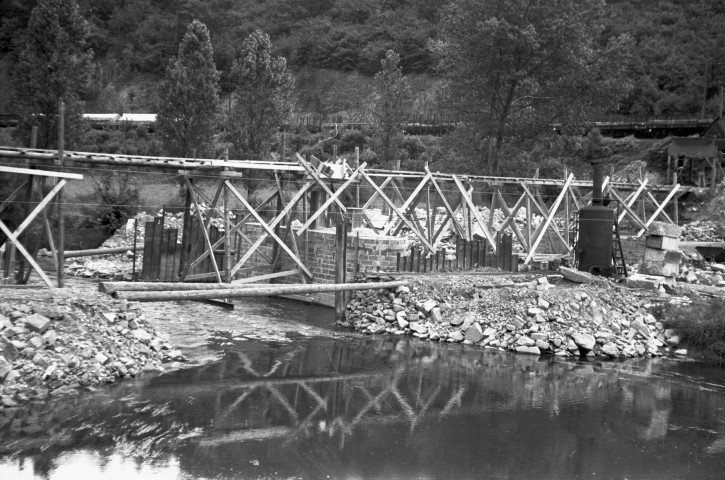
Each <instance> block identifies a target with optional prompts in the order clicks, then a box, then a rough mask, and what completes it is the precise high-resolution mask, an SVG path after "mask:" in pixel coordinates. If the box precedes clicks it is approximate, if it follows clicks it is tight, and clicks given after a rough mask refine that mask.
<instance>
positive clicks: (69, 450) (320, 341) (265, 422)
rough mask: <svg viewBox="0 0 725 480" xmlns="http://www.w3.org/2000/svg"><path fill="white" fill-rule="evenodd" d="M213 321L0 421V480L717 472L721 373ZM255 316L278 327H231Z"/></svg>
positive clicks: (722, 441)
mask: <svg viewBox="0 0 725 480" xmlns="http://www.w3.org/2000/svg"><path fill="white" fill-rule="evenodd" d="M169 305H171V304H169ZM194 305H196V304H194ZM168 308H169V309H173V308H174V307H173V306H170V307H168ZM185 308H186V307H185ZM188 308H189V309H191V310H187V311H185V313H184V315H186V316H187V317H196V316H197V315H198V313H197V310H195V309H199V310H198V311H205V312H206V315H209V314H211V313H213V312H214V310H213V309H210V308H209V307H205V308H206V310H203V309H202V308H201V307H196V306H190V307H188ZM167 313H168V312H167ZM184 315H181V316H180V317H184ZM218 315H219V316H220V317H223V318H222V322H221V323H222V324H224V325H225V328H223V329H219V330H215V331H212V330H213V329H212V328H211V325H213V324H214V323H215V322H214V321H213V320H214V319H213V318H206V317H204V318H202V319H199V321H200V322H201V323H200V324H196V327H195V328H198V329H199V330H198V331H196V330H193V329H192V330H187V331H186V332H185V333H180V336H181V337H184V336H185V338H187V341H188V342H192V341H193V339H194V338H195V339H196V341H197V342H198V345H197V346H196V347H195V348H196V349H197V350H200V351H201V350H204V351H206V352H207V353H209V354H210V355H214V360H213V361H211V362H208V363H204V364H203V365H202V366H195V367H194V366H192V367H191V368H188V369H184V370H179V371H175V372H172V373H167V374H163V375H159V376H156V377H153V378H148V377H147V378H145V379H139V380H136V381H131V382H124V383H122V384H120V385H117V386H114V387H111V388H102V389H99V391H97V392H95V393H89V394H84V395H82V396H80V397H78V398H72V399H68V400H60V401H59V400H56V401H54V402H52V403H50V404H44V405H35V406H34V407H33V412H32V415H31V417H30V420H31V421H30V423H29V426H28V427H27V428H24V429H22V430H20V431H18V430H17V429H9V428H6V429H4V430H0V479H3V480H5V479H8V480H10V479H12V480H15V479H36V478H43V479H73V480H81V479H87V478H88V479H122V480H130V479H136V478H144V479H145V478H154V479H156V478H158V479H235V478H244V479H247V478H249V479H277V478H282V479H289V478H302V479H327V478H330V479H419V478H421V479H469V478H470V479H474V478H475V479H479V478H496V479H498V478H501V479H504V478H511V479H568V478H594V479H597V478H604V479H630V480H631V479H642V478H646V479H670V478H671V479H708V478H712V479H716V478H717V479H722V478H725V369H722V368H713V367H705V366H702V365H699V364H696V363H693V362H675V361H670V360H642V361H627V362H582V361H562V360H554V359H552V358H544V357H542V358H536V357H533V356H526V355H514V354H508V353H504V352H497V351H490V350H485V351H484V350H481V349H478V348H475V349H474V348H470V347H465V346H462V345H451V344H432V343H428V342H421V341H417V340H415V339H409V338H393V337H389V336H383V337H358V336H355V335H350V334H344V333H342V332H340V331H337V333H336V334H335V338H324V337H322V338H321V337H309V336H300V335H299V332H300V331H301V330H305V329H308V328H309V329H313V330H312V331H313V332H314V331H317V330H315V329H323V328H328V329H329V330H334V329H333V327H330V326H329V325H330V324H331V322H332V318H331V313H330V312H329V311H328V310H322V309H317V308H312V307H305V306H300V304H295V303H289V304H287V303H284V302H282V303H280V302H278V301H260V302H256V303H249V302H247V303H246V304H245V306H244V307H243V308H239V309H238V310H237V311H235V312H234V313H228V312H224V313H218ZM265 317H269V318H268V320H269V321H270V322H272V323H273V324H284V323H286V324H287V325H289V322H294V325H296V326H295V327H294V328H293V330H294V332H290V333H288V334H287V335H286V339H282V338H280V339H274V338H273V339H263V340H260V339H255V338H254V336H253V335H251V334H249V335H247V336H245V330H244V328H242V327H235V325H237V326H238V325H240V323H239V322H240V319H245V318H246V319H252V323H254V322H257V323H256V324H257V326H259V325H260V324H261V323H263V320H264V319H265ZM175 321H180V322H182V323H183V318H182V319H181V320H178V317H175ZM207 321H208V322H209V323H208V325H207V324H206V323H204V322H207ZM235 322H236V323H235ZM260 322H261V323H260ZM204 325H207V327H208V329H207V330H204V328H205V327H204ZM246 333H249V332H246ZM202 345H203V346H202ZM199 355H200V356H203V355H202V354H201V353H200V354H199Z"/></svg>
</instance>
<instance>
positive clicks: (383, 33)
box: [0, 0, 725, 115]
mask: <svg viewBox="0 0 725 480" xmlns="http://www.w3.org/2000/svg"><path fill="white" fill-rule="evenodd" d="M36 3H37V0H36V1H34V0H25V1H19V0H3V1H1V2H0V52H2V51H13V50H14V51H15V52H17V51H19V50H20V47H21V46H22V45H23V40H22V38H23V30H24V28H25V27H26V25H27V21H28V18H29V17H30V11H31V10H32V8H33V7H34V6H35V4H36ZM448 3H450V2H446V1H440V0H396V1H389V0H265V1H258V0H205V1H201V0H118V1H114V2H109V1H106V0H79V4H80V6H81V15H82V16H83V17H85V18H86V20H87V21H88V22H89V24H90V26H91V28H90V35H89V45H90V46H91V47H92V48H93V50H94V52H95V54H96V58H97V59H98V70H97V74H96V78H95V85H94V88H93V89H92V91H90V92H89V93H90V95H100V94H103V95H105V96H114V95H117V96H120V97H121V98H120V100H118V99H113V101H111V100H108V99H106V100H105V101H104V104H106V105H109V106H110V105H118V106H119V107H121V108H122V107H123V106H124V105H128V104H129V101H130V99H129V98H127V97H128V95H129V94H128V90H133V95H135V96H136V97H139V96H143V95H146V94H147V92H146V86H147V85H149V82H152V83H153V82H155V81H157V80H158V79H159V78H160V77H161V76H162V75H163V74H164V68H165V66H166V65H167V63H168V60H169V59H170V58H171V57H173V56H174V55H175V54H176V51H177V48H178V45H179V41H180V40H181V38H182V36H183V35H184V32H185V27H186V25H188V23H189V22H191V21H192V20H193V19H199V20H201V21H202V22H203V23H204V24H205V25H207V27H208V28H209V32H210V34H211V40H212V45H213V48H214V60H215V63H216V66H217V68H218V69H219V70H220V72H221V88H222V91H224V92H228V91H229V90H231V88H232V83H231V77H230V75H231V71H232V64H233V62H234V59H235V55H236V52H235V48H236V47H237V46H238V45H239V43H240V42H241V39H243V38H245V37H246V36H247V35H249V34H250V33H251V32H253V31H254V30H255V29H260V30H262V31H264V32H266V33H268V34H269V35H270V37H271V39H272V42H273V45H274V48H275V51H274V52H273V53H274V55H282V56H284V57H285V58H287V60H288V63H289V65H290V67H291V68H293V69H294V70H295V71H296V72H297V73H298V75H297V76H298V80H299V82H298V86H300V87H302V86H305V87H306V88H307V90H306V91H304V92H302V94H301V95H300V98H301V100H302V102H303V110H306V111H318V112H323V111H324V112H335V111H338V110H342V109H344V106H345V105H342V106H343V108H339V107H340V106H341V105H340V103H342V104H347V105H349V103H350V102H349V101H348V100H347V99H348V98H349V97H350V96H351V95H352V94H353V93H354V92H355V91H356V90H360V89H366V88H367V89H369V88H370V86H371V84H372V75H374V74H375V73H376V72H377V71H378V70H379V65H380V60H381V59H382V58H384V56H385V52H386V51H387V50H394V51H395V52H397V53H398V54H399V55H400V65H401V67H402V69H403V73H405V74H406V75H408V74H412V73H420V74H426V75H432V74H433V71H434V67H435V63H434V59H433V57H432V54H431V52H430V49H428V48H427V46H428V42H429V41H430V40H437V39H439V38H440V37H441V25H442V22H441V20H442V17H443V12H444V9H445V7H446V4H448ZM498 3H502V4H505V3H510V4H512V5H515V4H516V3H517V2H498ZM533 4H539V5H541V6H544V5H554V4H555V2H533ZM602 21H603V23H604V25H605V27H606V28H605V30H604V32H603V33H602V37H601V38H600V39H599V41H600V43H601V45H604V44H605V43H606V41H607V40H608V39H610V38H613V37H617V36H619V35H621V34H622V33H627V34H629V35H631V36H632V37H633V38H634V42H635V44H634V49H633V57H632V59H631V61H629V62H627V61H626V59H622V63H626V64H627V65H626V66H628V67H630V68H631V72H632V73H631V74H630V78H631V80H632V82H633V84H634V89H633V90H632V92H631V93H630V94H629V95H628V96H627V97H626V99H625V100H624V101H623V102H622V103H621V104H620V105H619V106H618V108H617V109H616V111H617V112H618V113H623V114H628V113H631V114H666V115H675V114H696V113H701V109H702V105H703V98H704V99H706V102H705V105H706V113H707V114H709V115H712V114H714V113H717V110H718V106H719V87H720V86H723V85H725V47H723V45H725V41H724V40H725V39H724V38H723V36H725V30H724V29H722V25H723V24H725V3H723V2H721V1H712V0H608V6H607V7H606V9H605V11H604V17H603V18H602ZM320 71H326V72H349V73H350V74H356V75H358V77H355V76H354V75H353V78H351V79H350V82H349V83H346V82H347V77H343V78H338V77H336V76H335V75H334V74H333V73H327V74H324V75H323V74H320V73H319V72H320ZM301 72H304V74H305V76H306V77H307V78H309V79H310V81H309V82H305V78H303V77H302V75H300V73H301ZM328 81H329V82H328ZM330 82H332V83H334V84H336V85H342V87H340V88H336V87H333V86H331V85H330V84H329V83H330ZM109 85H110V87H109ZM317 86H319V87H320V88H319V89H317V88H316V87H317ZM348 87H349V88H348ZM346 97H347V98H346ZM93 99H95V97H93ZM357 100H359V98H355V99H354V101H357ZM130 103H131V104H133V102H130ZM333 103H337V104H338V105H336V106H334V107H329V108H328V105H331V104H333Z"/></svg>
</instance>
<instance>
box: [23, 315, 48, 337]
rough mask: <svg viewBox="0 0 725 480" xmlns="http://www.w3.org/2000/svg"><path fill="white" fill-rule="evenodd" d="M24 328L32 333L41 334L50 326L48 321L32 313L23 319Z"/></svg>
mask: <svg viewBox="0 0 725 480" xmlns="http://www.w3.org/2000/svg"><path fill="white" fill-rule="evenodd" d="M25 326H26V327H27V328H28V330H31V331H33V332H38V333H43V332H45V331H46V330H48V327H49V326H50V319H49V318H47V317H44V316H42V315H39V314H37V313H34V314H32V315H30V316H28V317H26V318H25Z"/></svg>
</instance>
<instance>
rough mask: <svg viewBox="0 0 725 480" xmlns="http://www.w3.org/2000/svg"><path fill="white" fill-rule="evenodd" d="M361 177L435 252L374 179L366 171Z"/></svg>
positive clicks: (432, 250) (429, 248)
mask: <svg viewBox="0 0 725 480" xmlns="http://www.w3.org/2000/svg"><path fill="white" fill-rule="evenodd" d="M360 175H361V176H362V178H364V179H365V180H366V181H367V182H368V183H369V184H370V186H371V187H373V188H374V189H375V190H376V191H377V192H378V194H379V195H380V197H381V198H382V199H383V201H384V202H385V203H387V204H388V206H389V207H390V208H391V209H392V210H393V211H394V212H395V214H396V215H397V216H398V218H400V219H401V220H403V222H405V224H406V225H407V226H408V228H410V230H411V231H412V232H413V233H414V234H415V235H416V236H417V237H418V239H419V240H420V241H421V243H423V245H425V246H426V248H427V249H428V250H429V251H430V252H431V253H433V252H435V249H434V248H433V245H431V244H430V242H429V241H428V240H427V239H426V238H425V236H423V235H421V234H420V232H418V230H417V229H416V228H415V227H414V226H413V224H412V223H410V221H409V220H408V219H407V218H405V215H403V212H401V211H400V210H399V209H398V207H396V206H395V204H394V203H393V202H392V201H391V200H390V199H389V198H388V196H387V195H385V193H384V192H383V191H382V190H381V189H380V187H378V185H377V184H376V183H375V182H374V181H373V179H372V178H370V177H369V176H368V175H367V173H365V171H361V172H360Z"/></svg>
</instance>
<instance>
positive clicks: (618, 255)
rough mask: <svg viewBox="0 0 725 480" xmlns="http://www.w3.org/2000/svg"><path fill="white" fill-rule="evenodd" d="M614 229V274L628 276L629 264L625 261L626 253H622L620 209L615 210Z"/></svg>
mask: <svg viewBox="0 0 725 480" xmlns="http://www.w3.org/2000/svg"><path fill="white" fill-rule="evenodd" d="M615 212H616V215H615V216H614V227H613V228H612V267H613V268H612V273H614V274H615V275H621V276H624V277H626V276H627V264H626V262H625V261H624V252H623V251H622V238H621V237H620V236H619V225H618V222H617V219H618V218H619V207H617V209H616V210H615Z"/></svg>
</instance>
